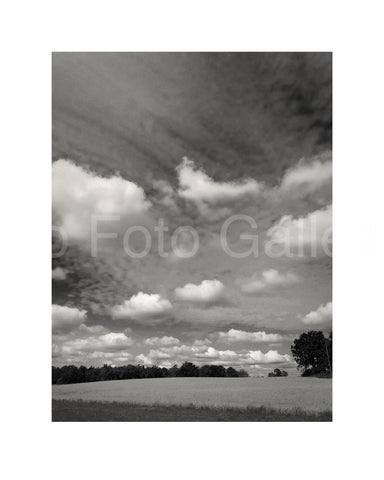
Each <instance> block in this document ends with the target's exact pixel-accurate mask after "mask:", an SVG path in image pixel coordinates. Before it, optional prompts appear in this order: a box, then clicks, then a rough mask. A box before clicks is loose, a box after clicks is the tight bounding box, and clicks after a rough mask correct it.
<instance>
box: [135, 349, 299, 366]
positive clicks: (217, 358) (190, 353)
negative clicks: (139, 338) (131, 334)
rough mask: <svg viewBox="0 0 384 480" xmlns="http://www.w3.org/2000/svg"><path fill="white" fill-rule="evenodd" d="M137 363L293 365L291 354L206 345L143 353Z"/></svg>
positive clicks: (153, 350) (137, 358)
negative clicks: (223, 348) (225, 348)
mask: <svg viewBox="0 0 384 480" xmlns="http://www.w3.org/2000/svg"><path fill="white" fill-rule="evenodd" d="M136 361H138V362H140V363H144V364H145V365H153V364H156V365H164V362H168V363H169V364H175V363H177V364H180V363H183V362H185V361H190V362H193V363H195V364H197V365H203V364H214V365H225V366H237V367H247V366H252V365H258V364H269V363H281V364H287V363H291V362H292V359H291V357H290V355H289V354H284V355H283V354H280V353H279V352H278V351H277V350H269V351H268V352H266V353H263V352H262V351H260V350H249V351H248V352H246V351H244V350H241V351H234V350H219V349H217V348H214V347H213V346H211V345H209V344H206V345H196V344H193V345H175V346H169V347H160V348H158V349H151V350H150V351H149V352H148V353H142V354H140V355H138V356H137V357H136Z"/></svg>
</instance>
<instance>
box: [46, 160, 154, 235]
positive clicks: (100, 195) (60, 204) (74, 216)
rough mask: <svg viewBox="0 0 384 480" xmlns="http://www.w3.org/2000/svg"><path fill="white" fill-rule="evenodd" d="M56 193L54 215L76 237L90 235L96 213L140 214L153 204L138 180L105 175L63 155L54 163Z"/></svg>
mask: <svg viewBox="0 0 384 480" xmlns="http://www.w3.org/2000/svg"><path fill="white" fill-rule="evenodd" d="M52 193H53V196H52V206H53V214H54V218H56V219H57V220H58V222H59V224H60V226H61V227H62V228H63V229H64V230H65V232H66V233H67V235H68V236H69V238H71V239H74V240H86V239H88V238H89V234H90V227H91V217H92V215H99V216H101V215H105V216H112V215H120V216H121V217H124V218H127V217H130V216H132V217H137V216H139V215H142V214H143V213H144V212H146V211H147V210H148V208H149V206H150V202H149V201H147V200H146V198H145V193H144V190H143V189H142V188H141V187H139V186H137V185H136V184H135V183H133V182H130V181H128V180H125V179H124V178H122V177H120V176H118V175H115V176H111V177H101V176H98V175H97V174H96V173H94V172H91V171H89V170H85V169H84V168H82V167H80V166H78V165H75V163H73V162H72V161H70V160H63V159H61V160H57V161H56V162H54V163H53V165H52Z"/></svg>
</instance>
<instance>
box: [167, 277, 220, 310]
mask: <svg viewBox="0 0 384 480" xmlns="http://www.w3.org/2000/svg"><path fill="white" fill-rule="evenodd" d="M224 293H225V288H224V285H223V284H222V283H221V282H220V281H219V280H203V281H202V282H201V284H200V285H195V284H193V283H187V284H186V285H184V287H177V288H175V297H176V299H177V300H180V301H182V302H188V303H193V304H199V305H206V306H208V305H214V304H219V303H223V302H225V296H224Z"/></svg>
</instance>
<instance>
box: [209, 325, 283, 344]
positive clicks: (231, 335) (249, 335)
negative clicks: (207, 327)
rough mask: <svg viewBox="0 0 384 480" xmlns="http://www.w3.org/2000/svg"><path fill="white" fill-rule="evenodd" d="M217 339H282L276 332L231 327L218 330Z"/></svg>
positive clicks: (274, 340) (255, 340) (230, 340)
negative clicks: (221, 330)
mask: <svg viewBox="0 0 384 480" xmlns="http://www.w3.org/2000/svg"><path fill="white" fill-rule="evenodd" d="M217 338H218V340H222V341H227V342H230V343H234V342H255V343H258V342H260V343H261V342H279V341H280V340H282V339H283V337H282V336H281V335H279V334H278V333H266V332H245V331H243V330H236V329H234V328H231V329H230V330H228V332H218V333H217Z"/></svg>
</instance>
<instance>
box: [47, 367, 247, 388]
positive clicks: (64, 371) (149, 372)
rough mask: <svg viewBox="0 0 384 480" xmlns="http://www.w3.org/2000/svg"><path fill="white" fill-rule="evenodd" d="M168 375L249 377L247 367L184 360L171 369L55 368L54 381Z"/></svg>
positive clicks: (53, 368)
mask: <svg viewBox="0 0 384 480" xmlns="http://www.w3.org/2000/svg"><path fill="white" fill-rule="evenodd" d="M169 377H248V372H246V371H245V370H235V369H234V368H232V367H228V368H225V367H223V366H221V365H203V366H202V367H197V366H196V365H194V364H193V363H191V362H184V363H183V364H182V365H181V367H178V366H177V365H174V366H173V367H171V368H164V367H162V368H161V367H158V366H156V365H153V366H151V367H145V366H144V365H124V366H121V367H112V366H111V365H104V366H103V367H88V368H87V367H84V366H81V367H76V366H75V365H66V366H64V367H52V384H53V385H63V384H66V383H84V382H102V381H105V380H128V379H131V378H169Z"/></svg>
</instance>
